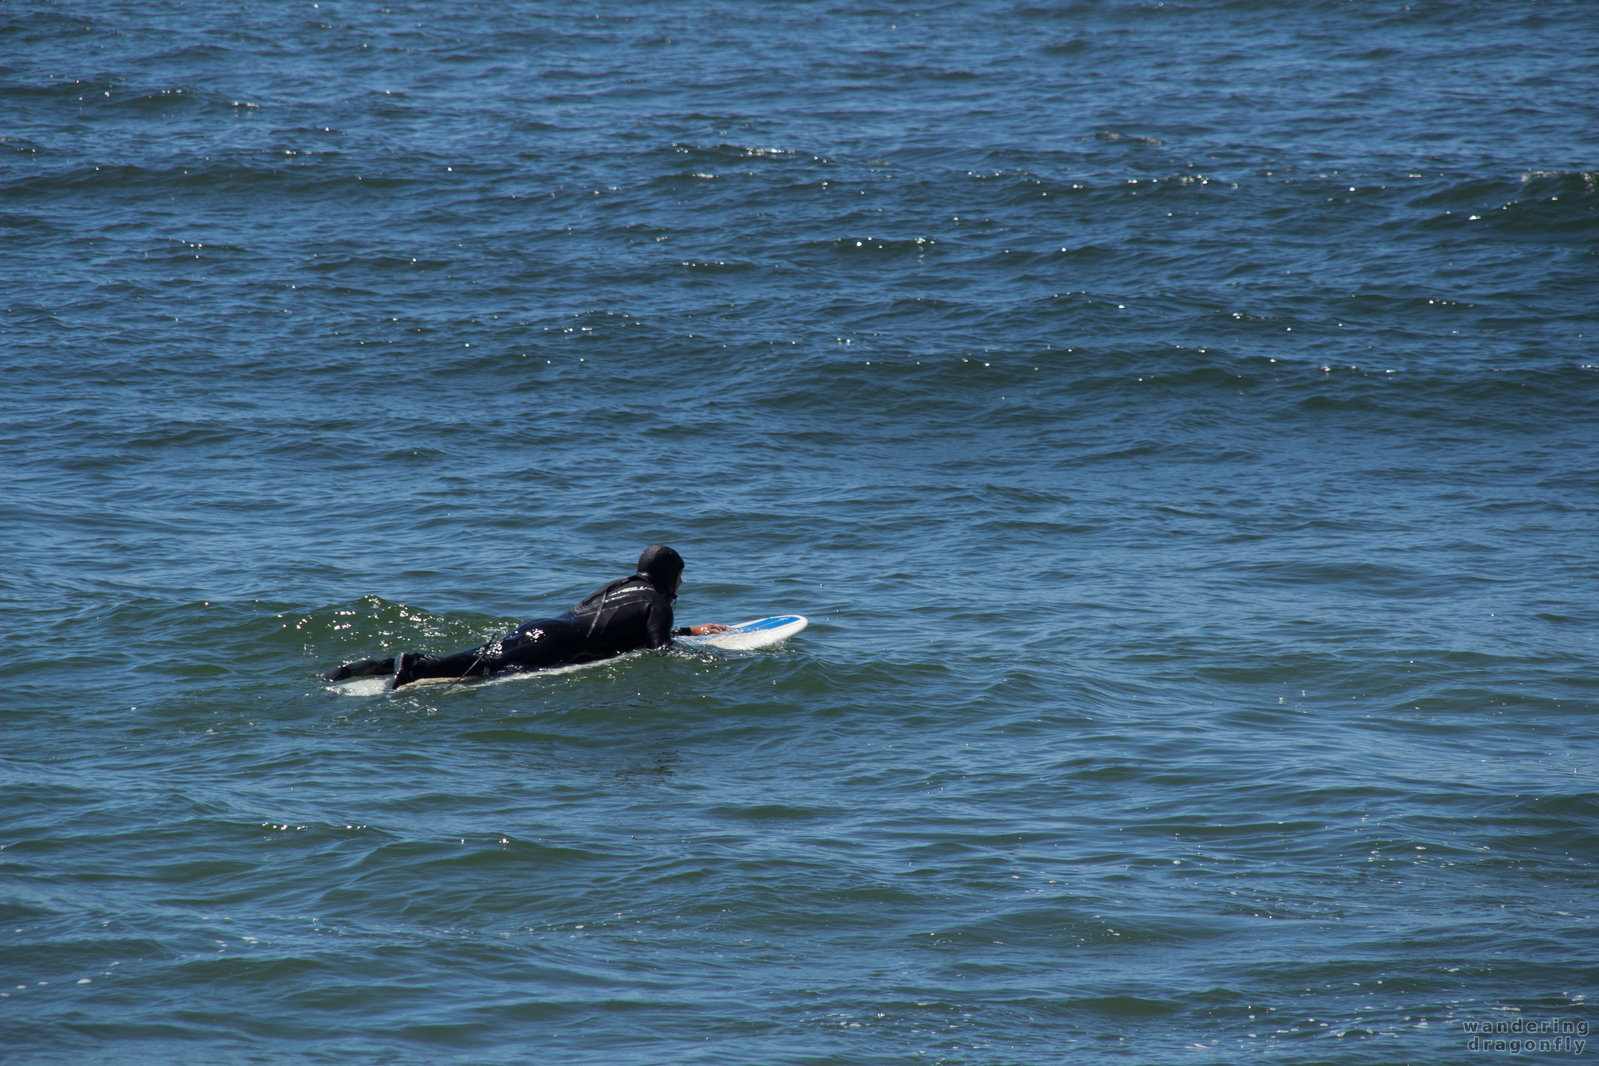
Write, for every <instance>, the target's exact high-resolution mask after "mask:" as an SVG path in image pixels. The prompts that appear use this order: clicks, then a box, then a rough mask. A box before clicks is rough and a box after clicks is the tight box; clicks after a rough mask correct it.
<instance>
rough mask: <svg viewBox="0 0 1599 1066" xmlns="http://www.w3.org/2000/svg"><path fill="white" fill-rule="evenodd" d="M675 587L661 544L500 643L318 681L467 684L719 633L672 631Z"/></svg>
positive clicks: (352, 668) (673, 567) (348, 670)
mask: <svg viewBox="0 0 1599 1066" xmlns="http://www.w3.org/2000/svg"><path fill="white" fill-rule="evenodd" d="M682 586H683V557H682V556H681V555H679V554H677V552H675V551H673V550H672V549H671V548H668V547H667V546H666V545H664V544H652V545H650V546H649V547H648V548H645V549H644V554H643V555H640V556H639V559H638V570H637V572H636V573H634V574H633V575H632V576H631V577H624V578H619V579H617V580H615V581H612V582H609V583H608V584H605V585H601V586H600V587H599V588H598V589H596V590H594V593H593V594H592V595H590V596H589V597H588V598H587V599H585V600H583V601H582V602H581V603H579V604H578V605H577V606H576V607H573V608H572V609H571V610H570V611H567V612H566V613H565V614H562V615H559V616H557V617H555V618H540V619H535V620H534V621H531V622H523V623H522V624H521V625H519V626H517V627H516V628H515V629H513V630H512V631H511V632H509V633H507V634H506V635H505V636H503V637H500V638H499V639H497V640H491V641H489V642H488V643H487V644H480V645H478V646H477V647H475V648H467V649H466V650H465V651H458V652H456V653H454V654H453V655H424V654H421V653H419V652H401V653H400V654H399V655H397V656H395V657H394V658H392V659H362V660H360V661H359V662H353V663H345V664H344V665H343V666H340V667H339V668H338V669H336V670H330V671H328V672H327V673H325V674H323V675H322V679H323V680H324V681H343V680H345V679H346V678H351V677H372V676H375V675H379V674H392V675H393V677H392V679H391V680H390V682H389V687H390V688H391V689H395V688H399V687H401V686H402V685H409V684H410V683H411V682H413V681H416V680H419V679H421V678H428V677H431V678H450V679H452V680H461V681H464V680H466V679H467V678H469V677H488V676H489V675H491V674H503V673H519V672H522V671H525V670H542V669H545V668H547V667H551V666H570V665H575V664H577V663H591V662H597V661H598V660H600V659H609V658H611V657H612V656H615V655H621V654H622V653H624V652H629V651H637V650H639V649H640V648H660V647H664V646H665V645H666V644H668V643H670V641H671V639H672V637H674V636H680V637H681V636H689V635H693V636H700V635H702V634H706V633H720V632H723V631H724V630H726V629H727V626H724V625H715V624H709V625H699V626H683V627H682V628H680V629H673V628H672V601H673V600H675V599H677V590H678V589H680V588H681V587H682Z"/></svg>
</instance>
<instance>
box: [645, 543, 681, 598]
mask: <svg viewBox="0 0 1599 1066" xmlns="http://www.w3.org/2000/svg"><path fill="white" fill-rule="evenodd" d="M638 572H639V576H641V577H644V578H647V579H648V580H649V583H650V584H652V585H654V586H655V590H656V591H657V592H659V593H660V594H661V595H663V596H665V597H666V598H667V599H669V600H670V599H674V598H675V597H676V596H677V579H678V578H679V577H681V576H683V557H682V556H681V555H679V554H677V552H675V551H673V550H672V549H671V548H668V547H667V546H666V545H664V544H651V545H650V546H649V547H648V548H645V549H644V554H643V555H640V556H639V557H638Z"/></svg>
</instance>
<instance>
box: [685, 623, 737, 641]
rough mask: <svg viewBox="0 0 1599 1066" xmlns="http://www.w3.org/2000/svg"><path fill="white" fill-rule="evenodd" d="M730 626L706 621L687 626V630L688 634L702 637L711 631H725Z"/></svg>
mask: <svg viewBox="0 0 1599 1066" xmlns="http://www.w3.org/2000/svg"><path fill="white" fill-rule="evenodd" d="M731 628H733V627H732V626H724V625H722V624H721V623H719V622H707V623H705V624H704V625H702V626H689V627H688V631H689V635H690V636H694V637H704V636H708V635H710V634H712V633H726V632H727V631H728V630H729V629H731Z"/></svg>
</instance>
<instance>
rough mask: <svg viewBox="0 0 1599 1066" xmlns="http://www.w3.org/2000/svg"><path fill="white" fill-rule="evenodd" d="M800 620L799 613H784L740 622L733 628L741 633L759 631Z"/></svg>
mask: <svg viewBox="0 0 1599 1066" xmlns="http://www.w3.org/2000/svg"><path fill="white" fill-rule="evenodd" d="M798 621H799V615H797V614H782V615H777V616H775V617H772V618H758V619H756V620H755V621H753V622H740V623H739V624H738V625H736V626H734V627H733V628H734V629H736V630H738V631H739V632H740V633H757V632H759V631H761V630H763V629H777V628H778V627H780V626H786V625H788V624H789V623H790V622H798Z"/></svg>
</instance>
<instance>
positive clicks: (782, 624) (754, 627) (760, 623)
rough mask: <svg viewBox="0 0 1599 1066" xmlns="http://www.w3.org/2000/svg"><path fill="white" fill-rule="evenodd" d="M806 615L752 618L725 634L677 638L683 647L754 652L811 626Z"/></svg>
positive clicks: (777, 615)
mask: <svg viewBox="0 0 1599 1066" xmlns="http://www.w3.org/2000/svg"><path fill="white" fill-rule="evenodd" d="M809 624H810V623H809V621H807V620H806V619H805V617H804V616H802V615H797V614H776V615H773V616H772V617H770V618H752V619H751V620H750V621H748V622H740V623H739V624H738V625H736V626H732V627H730V628H729V629H728V630H727V632H725V633H707V634H706V635H705V636H703V637H674V638H672V639H673V640H675V641H676V642H677V643H679V644H684V645H687V646H688V647H690V648H719V649H721V650H723V651H754V650H755V649H756V648H765V647H768V646H769V645H772V644H776V643H778V642H779V641H784V640H787V639H788V638H789V637H792V636H793V635H794V634H795V633H798V632H799V631H800V630H802V629H804V628H805V627H806V626H807V625H809Z"/></svg>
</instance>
